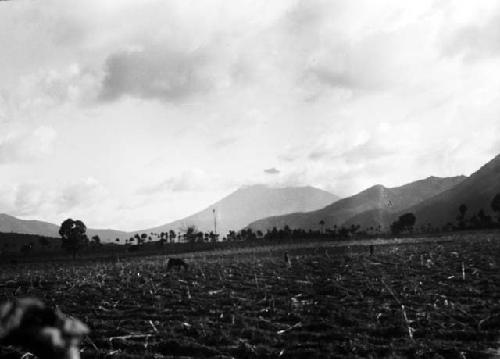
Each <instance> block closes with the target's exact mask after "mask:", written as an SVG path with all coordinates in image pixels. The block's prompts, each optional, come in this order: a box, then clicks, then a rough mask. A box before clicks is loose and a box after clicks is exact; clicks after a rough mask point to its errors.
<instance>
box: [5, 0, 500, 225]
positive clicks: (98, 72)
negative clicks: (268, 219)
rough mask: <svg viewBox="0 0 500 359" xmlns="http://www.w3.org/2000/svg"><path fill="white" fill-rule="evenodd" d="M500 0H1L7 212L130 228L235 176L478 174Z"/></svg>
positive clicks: (290, 182)
mask: <svg viewBox="0 0 500 359" xmlns="http://www.w3.org/2000/svg"><path fill="white" fill-rule="evenodd" d="M499 117H500V4H499V3H498V2H497V1H481V0H478V1H457V0H440V1H431V0H419V1H412V2H402V1H400V0H393V1H385V0H380V1H373V0H343V1H336V0H328V1H322V0H303V1H297V0H286V1H282V0H273V1H269V0H254V1H246V0H234V1H217V0H214V1H212V0H208V1H190V0H179V1H165V0H144V1H130V0H121V1H102V0H87V1H69V0H57V1H56V0H44V1H37V0H26V1H25V0H17V1H0V213H2V212H3V213H8V214H11V215H14V216H17V217H19V218H24V219H41V220H45V221H50V222H53V223H56V224H59V223H61V222H62V221H63V220H64V219H66V218H68V217H71V218H78V219H81V220H83V221H84V222H85V223H86V224H87V226H88V227H92V228H115V229H122V230H135V229H142V228H147V227H152V226H155V225H160V224H163V223H167V222H169V221H171V220H175V219H180V218H182V217H184V216H187V215H190V214H192V213H194V212H196V211H198V210H201V209H203V208H205V207H207V206H208V205H210V204H211V203H213V202H215V201H217V200H219V199H220V198H221V197H222V196H225V195H227V194H229V193H231V192H232V191H234V190H236V189H237V188H239V187H241V186H246V185H251V184H261V183H262V184H268V185H270V186H278V187H283V186H304V185H310V186H315V187H318V188H321V189H324V190H328V191H330V192H332V193H334V194H336V195H339V196H343V197H344V196H349V195H353V194H355V193H357V192H359V191H360V190H363V189H365V188H367V187H370V186H372V185H374V184H383V185H385V186H387V187H393V186H399V185H401V184H404V183H408V182H411V181H414V180H417V179H422V178H426V177H428V176H456V175H462V174H464V175H470V174H471V173H472V172H473V171H475V170H477V169H478V168H479V167H480V166H481V165H482V164H484V163H486V162H488V161H489V160H491V159H492V158H493V157H494V156H495V155H497V154H498V153H500V136H499V135H500V121H499Z"/></svg>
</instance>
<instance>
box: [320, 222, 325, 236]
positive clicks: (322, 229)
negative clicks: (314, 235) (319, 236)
mask: <svg viewBox="0 0 500 359" xmlns="http://www.w3.org/2000/svg"><path fill="white" fill-rule="evenodd" d="M319 227H320V233H325V221H324V220H321V221H319Z"/></svg>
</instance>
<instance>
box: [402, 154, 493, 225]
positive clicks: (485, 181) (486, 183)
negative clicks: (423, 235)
mask: <svg viewBox="0 0 500 359" xmlns="http://www.w3.org/2000/svg"><path fill="white" fill-rule="evenodd" d="M497 193H500V155H498V156H496V157H495V158H494V159H493V160H491V161H490V162H488V163H487V164H485V165H484V166H482V167H481V168H480V169H479V170H478V171H476V172H474V173H473V174H472V175H470V176H469V177H468V178H467V179H466V180H464V181H463V182H461V183H460V184H458V185H457V186H455V187H453V188H451V189H449V190H448V191H445V192H442V193H440V194H439V195H437V196H435V197H433V198H429V199H427V200H426V201H423V202H421V203H419V204H417V205H415V206H413V207H412V208H409V210H408V211H411V212H413V213H415V215H416V217H417V223H416V224H417V226H419V225H426V224H427V223H431V224H432V225H435V226H443V225H445V224H446V223H448V222H452V223H456V217H457V215H458V207H459V206H460V205H461V204H462V203H463V204H465V205H466V206H467V208H468V210H467V213H466V217H470V216H471V215H472V214H475V213H477V211H479V210H480V209H484V211H485V212H486V213H491V212H492V210H491V207H490V203H491V200H492V199H493V197H494V196H495V195H496V194H497Z"/></svg>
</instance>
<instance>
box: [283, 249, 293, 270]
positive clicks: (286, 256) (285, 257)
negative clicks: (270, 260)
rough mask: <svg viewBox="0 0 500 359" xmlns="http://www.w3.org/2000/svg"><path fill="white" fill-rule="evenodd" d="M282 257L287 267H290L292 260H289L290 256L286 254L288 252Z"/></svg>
mask: <svg viewBox="0 0 500 359" xmlns="http://www.w3.org/2000/svg"><path fill="white" fill-rule="evenodd" d="M284 259H285V264H286V266H287V267H288V268H290V267H291V266H292V261H291V260H290V257H289V256H288V252H285V256H284Z"/></svg>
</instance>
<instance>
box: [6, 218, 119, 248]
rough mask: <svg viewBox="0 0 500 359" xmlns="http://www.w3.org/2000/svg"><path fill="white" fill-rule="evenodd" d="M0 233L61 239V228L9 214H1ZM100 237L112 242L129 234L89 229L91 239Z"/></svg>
mask: <svg viewBox="0 0 500 359" xmlns="http://www.w3.org/2000/svg"><path fill="white" fill-rule="evenodd" d="M0 232H3V233H11V232H12V233H22V234H37V235H40V236H45V237H56V238H59V226H58V225H55V224H53V223H49V222H43V221H36V220H24V219H19V218H16V217H14V216H9V215H8V214H4V213H0ZM96 234H97V235H98V236H99V237H100V238H101V240H102V241H106V242H111V241H114V240H115V239H116V238H117V237H118V238H128V234H127V233H126V232H122V231H115V230H112V229H92V228H88V229H87V235H88V237H89V238H91V237H92V236H94V235H96Z"/></svg>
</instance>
